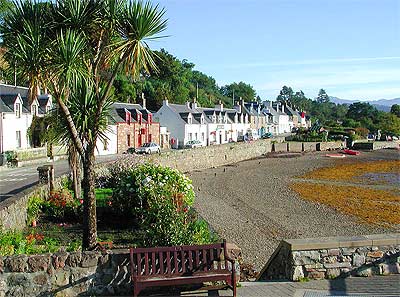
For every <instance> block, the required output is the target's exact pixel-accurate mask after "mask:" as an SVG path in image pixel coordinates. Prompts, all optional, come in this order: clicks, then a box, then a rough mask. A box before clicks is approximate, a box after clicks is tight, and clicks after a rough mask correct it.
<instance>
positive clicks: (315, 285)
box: [150, 275, 400, 297]
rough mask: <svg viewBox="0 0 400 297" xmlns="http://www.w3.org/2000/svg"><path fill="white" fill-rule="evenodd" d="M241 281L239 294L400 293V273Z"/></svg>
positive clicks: (241, 296) (287, 296) (243, 296)
mask: <svg viewBox="0 0 400 297" xmlns="http://www.w3.org/2000/svg"><path fill="white" fill-rule="evenodd" d="M241 284H242V286H241V287H240V288H238V291H237V293H238V294H237V296H238V297H324V296H368V297H371V296H379V297H384V296H385V297H386V296H388V297H389V296H400V275H389V276H374V277H366V278H364V277H350V278H345V279H342V278H340V279H335V280H314V281H309V282H303V283H300V282H244V283H241ZM150 296H151V295H150ZM154 296H157V295H154ZM158 296H163V295H158ZM164 296H173V295H164ZM179 296H188V297H194V296H196V297H197V296H232V291H231V290H230V289H228V290H219V291H209V292H205V291H203V292H200V291H197V292H182V293H181V294H180V295H179Z"/></svg>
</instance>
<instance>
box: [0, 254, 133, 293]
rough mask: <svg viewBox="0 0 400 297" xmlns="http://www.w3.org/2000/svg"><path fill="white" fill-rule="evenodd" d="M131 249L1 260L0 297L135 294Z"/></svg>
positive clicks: (17, 257) (13, 257)
mask: <svg viewBox="0 0 400 297" xmlns="http://www.w3.org/2000/svg"><path fill="white" fill-rule="evenodd" d="M129 269H130V268H129V250H113V251H112V252H111V251H109V252H107V253H103V254H102V253H100V252H91V251H87V252H72V253H68V252H58V253H54V254H42V255H32V256H25V255H20V256H10V257H0V297H5V296H9V297H13V296H71V297H72V296H81V295H84V296H99V295H103V296H104V295H106V296H110V295H116V296H121V295H123V296H126V295H132V289H131V284H130V283H131V279H130V270H129Z"/></svg>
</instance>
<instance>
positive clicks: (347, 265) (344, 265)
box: [324, 262, 351, 269]
mask: <svg viewBox="0 0 400 297" xmlns="http://www.w3.org/2000/svg"><path fill="white" fill-rule="evenodd" d="M324 267H325V268H326V269H329V268H351V264H350V263H349V262H336V263H325V264H324Z"/></svg>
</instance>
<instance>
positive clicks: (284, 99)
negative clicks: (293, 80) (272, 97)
mask: <svg viewBox="0 0 400 297" xmlns="http://www.w3.org/2000/svg"><path fill="white" fill-rule="evenodd" d="M292 99H293V90H292V88H291V87H287V86H283V87H282V90H281V91H280V92H279V95H278V97H276V101H278V102H280V103H284V104H291V103H292Z"/></svg>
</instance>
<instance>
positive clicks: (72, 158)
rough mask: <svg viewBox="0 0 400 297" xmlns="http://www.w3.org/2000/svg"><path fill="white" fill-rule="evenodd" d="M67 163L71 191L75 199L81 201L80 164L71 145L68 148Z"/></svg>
mask: <svg viewBox="0 0 400 297" xmlns="http://www.w3.org/2000/svg"><path fill="white" fill-rule="evenodd" d="M68 162H69V167H70V168H71V172H72V183H73V187H74V188H73V191H74V195H75V198H76V199H81V174H80V173H81V168H80V167H81V162H80V156H79V154H78V152H77V151H76V149H75V146H74V145H73V144H70V146H69V148H68Z"/></svg>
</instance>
